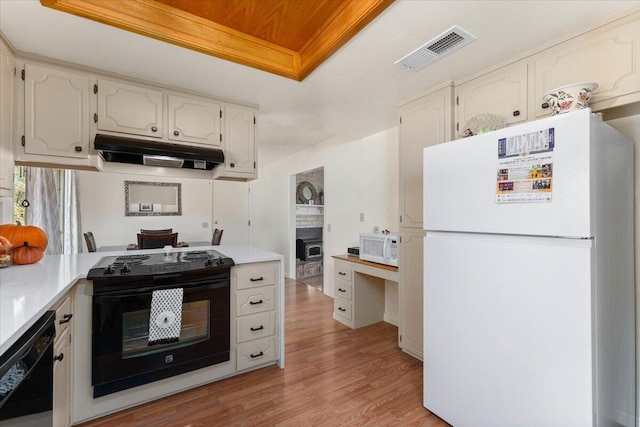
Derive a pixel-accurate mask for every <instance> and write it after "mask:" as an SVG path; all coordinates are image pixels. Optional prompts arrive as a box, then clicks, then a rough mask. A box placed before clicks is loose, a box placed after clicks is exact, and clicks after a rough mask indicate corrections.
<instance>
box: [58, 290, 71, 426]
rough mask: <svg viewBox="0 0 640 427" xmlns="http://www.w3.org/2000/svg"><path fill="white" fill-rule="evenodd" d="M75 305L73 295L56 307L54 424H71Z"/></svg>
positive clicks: (65, 298)
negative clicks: (72, 299)
mask: <svg viewBox="0 0 640 427" xmlns="http://www.w3.org/2000/svg"><path fill="white" fill-rule="evenodd" d="M72 311H73V305H72V303H71V296H66V297H64V298H62V302H61V303H60V304H59V305H58V307H57V309H56V320H55V328H56V338H55V340H54V344H53V358H54V360H53V426H54V427H67V426H70V425H71V366H72V362H73V354H72V351H71V349H72V346H71V340H72V334H73V312H72Z"/></svg>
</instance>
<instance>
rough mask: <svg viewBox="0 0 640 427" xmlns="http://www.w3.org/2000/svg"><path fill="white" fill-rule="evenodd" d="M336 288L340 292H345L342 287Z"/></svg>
mask: <svg viewBox="0 0 640 427" xmlns="http://www.w3.org/2000/svg"><path fill="white" fill-rule="evenodd" d="M338 290H339V291H340V292H347V291H346V290H344V289H342V288H338Z"/></svg>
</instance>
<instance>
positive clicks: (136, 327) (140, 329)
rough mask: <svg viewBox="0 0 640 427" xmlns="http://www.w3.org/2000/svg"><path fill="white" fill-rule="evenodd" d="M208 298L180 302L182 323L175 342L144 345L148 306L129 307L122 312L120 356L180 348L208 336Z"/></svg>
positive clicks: (147, 336)
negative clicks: (127, 310) (146, 307)
mask: <svg viewBox="0 0 640 427" xmlns="http://www.w3.org/2000/svg"><path fill="white" fill-rule="evenodd" d="M209 337H210V331H209V300H202V301H194V302H185V303H183V304H182V326H181V328H180V341H178V342H177V343H169V344H159V345H154V346H153V347H149V346H148V342H149V309H144V310H136V311H129V312H126V313H123V315H122V358H123V359H130V358H133V357H140V356H147V355H149V354H154V353H159V352H162V351H165V350H166V349H167V348H180V347H186V346H188V345H193V344H196V343H199V342H203V341H206V340H208V339H209Z"/></svg>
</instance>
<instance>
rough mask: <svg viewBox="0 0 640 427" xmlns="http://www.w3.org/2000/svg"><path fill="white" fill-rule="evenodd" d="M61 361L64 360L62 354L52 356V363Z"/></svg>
mask: <svg viewBox="0 0 640 427" xmlns="http://www.w3.org/2000/svg"><path fill="white" fill-rule="evenodd" d="M62 359H64V353H60V354H59V355H57V356H53V361H54V362H55V361H60V360H62Z"/></svg>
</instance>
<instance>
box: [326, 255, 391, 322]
mask: <svg viewBox="0 0 640 427" xmlns="http://www.w3.org/2000/svg"><path fill="white" fill-rule="evenodd" d="M356 267H357V268H361V267H360V266H357V265H356ZM362 268H364V270H360V272H356V271H354V264H353V263H352V262H350V261H343V260H339V259H336V258H335V257H334V271H335V278H334V280H335V289H336V292H335V295H334V299H333V318H334V319H335V320H337V321H339V322H340V323H343V324H345V325H347V326H349V327H350V328H353V329H356V328H361V327H363V326H367V325H371V324H373V323H377V322H382V321H383V320H384V310H385V301H384V296H385V288H384V287H385V282H384V280H385V279H384V276H385V273H388V272H387V271H386V270H383V269H380V270H379V271H378V272H377V273H379V274H380V275H381V276H378V275H376V276H373V275H370V274H367V273H363V272H362V271H367V268H369V269H371V267H362ZM368 272H370V270H369V271H368ZM389 274H393V273H389Z"/></svg>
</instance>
